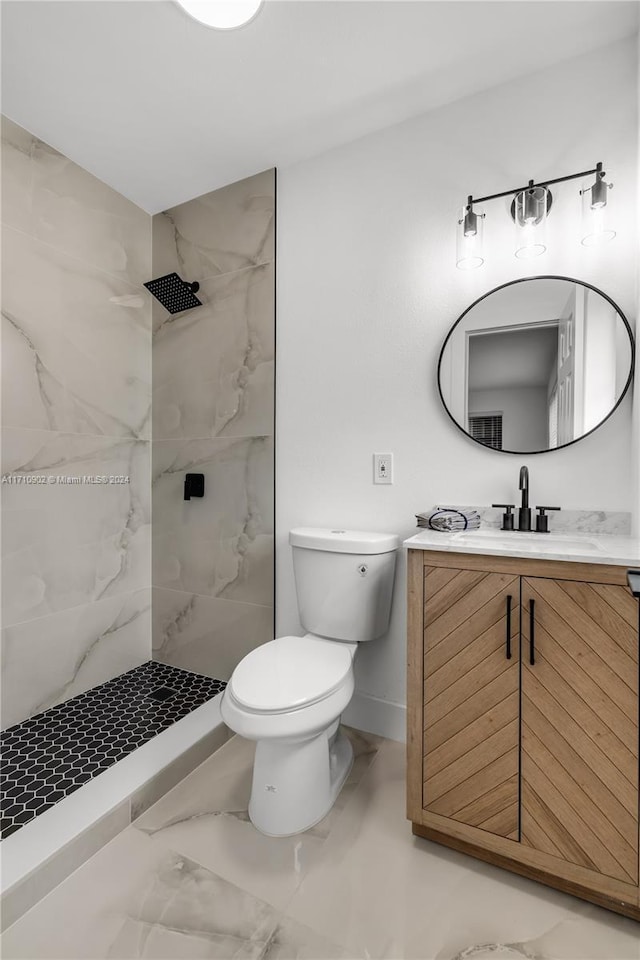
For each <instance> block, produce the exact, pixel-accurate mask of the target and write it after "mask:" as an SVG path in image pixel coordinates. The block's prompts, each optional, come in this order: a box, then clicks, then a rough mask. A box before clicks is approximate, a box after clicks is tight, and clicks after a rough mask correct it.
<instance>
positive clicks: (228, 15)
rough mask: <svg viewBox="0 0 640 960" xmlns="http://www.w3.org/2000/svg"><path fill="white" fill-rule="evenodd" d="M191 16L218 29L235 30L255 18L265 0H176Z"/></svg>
mask: <svg viewBox="0 0 640 960" xmlns="http://www.w3.org/2000/svg"><path fill="white" fill-rule="evenodd" d="M175 2H176V3H177V4H178V6H180V7H182V9H183V10H185V11H186V13H188V14H189V16H190V17H193V19H194V20H197V21H198V22H199V23H204V24H205V25H206V26H207V27H214V28H215V29H216V30H233V29H234V28H235V27H241V26H242V25H243V24H244V23H248V22H249V21H250V20H253V18H254V17H255V15H256V14H257V13H258V11H259V10H260V7H261V6H262V4H263V0H175Z"/></svg>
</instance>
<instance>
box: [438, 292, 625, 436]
mask: <svg viewBox="0 0 640 960" xmlns="http://www.w3.org/2000/svg"><path fill="white" fill-rule="evenodd" d="M632 355H633V347H632V339H631V332H630V329H629V326H628V324H627V321H626V320H625V318H624V316H623V314H622V313H621V311H620V310H619V308H618V307H616V305H615V304H614V303H613V302H612V301H611V300H610V299H609V298H608V297H607V296H606V295H605V294H603V293H602V292H600V291H598V290H595V289H593V288H592V287H590V286H588V285H587V284H583V283H580V282H579V281H576V280H570V279H568V278H563V277H539V278H534V279H531V280H518V281H515V282H513V283H510V284H507V285H505V286H503V287H500V288H498V289H496V290H494V291H492V292H491V293H489V294H487V295H486V296H485V297H483V298H482V299H481V300H479V301H478V302H477V303H475V304H473V305H472V306H471V307H470V308H469V309H468V310H467V311H465V313H463V314H462V316H461V317H460V319H459V320H458V321H457V322H456V324H455V325H454V326H453V327H452V329H451V331H450V332H449V335H448V336H447V339H446V341H445V344H444V347H443V348H442V353H441V355H440V364H439V369H438V384H439V388H440V394H441V397H442V400H443V403H444V405H445V407H446V409H447V412H448V413H449V415H450V416H451V417H452V419H453V420H454V421H455V423H456V424H457V425H458V426H459V427H460V429H462V430H463V431H464V432H465V433H467V434H468V436H470V437H472V438H473V439H474V440H477V441H478V442H479V443H482V444H484V445H485V446H488V447H492V448H493V449H496V450H503V451H506V452H511V453H539V452H542V451H545V450H553V449H555V448H557V447H562V446H565V445H566V444H568V443H572V442H574V441H575V440H578V439H579V438H580V437H583V436H585V434H587V433H590V432H591V431H592V430H594V429H595V428H596V427H597V426H599V425H600V424H601V423H602V422H603V421H604V420H606V419H607V417H608V416H609V415H610V413H611V412H612V411H613V410H614V408H615V407H616V405H617V404H618V403H619V402H620V400H621V399H622V396H623V395H624V392H625V391H626V388H627V387H628V384H629V381H630V377H631V369H632Z"/></svg>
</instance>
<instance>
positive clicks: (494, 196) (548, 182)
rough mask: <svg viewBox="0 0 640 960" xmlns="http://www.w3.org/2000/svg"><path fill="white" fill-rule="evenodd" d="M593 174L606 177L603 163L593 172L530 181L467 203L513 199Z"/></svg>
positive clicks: (469, 200) (472, 198) (584, 171)
mask: <svg viewBox="0 0 640 960" xmlns="http://www.w3.org/2000/svg"><path fill="white" fill-rule="evenodd" d="M592 173H597V174H599V175H600V177H604V176H605V174H604V171H603V169H602V163H597V164H596V166H595V167H594V168H593V170H582V171H581V172H580V173H571V174H569V176H568V177H556V178H555V179H554V180H543V181H542V182H541V183H534V182H533V180H530V181H529V183H527V184H526V185H525V186H524V187H516V188H515V189H513V190H504V191H503V192H502V193H491V194H489V196H487V197H469V198H468V200H467V203H468V204H469V205H472V204H474V203H486V201H487V200H498V199H499V198H500V197H511V196H513V195H514V194H516V193H522V192H523V191H524V190H531V189H532V188H535V187H549V186H551V184H552V183H565V182H566V181H567V180H578V179H579V178H580V177H588V176H590V175H591V174H592Z"/></svg>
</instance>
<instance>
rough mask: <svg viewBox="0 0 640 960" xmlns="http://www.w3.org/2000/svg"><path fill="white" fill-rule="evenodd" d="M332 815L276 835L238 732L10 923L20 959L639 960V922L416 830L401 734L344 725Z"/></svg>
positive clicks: (6, 942) (11, 950) (7, 946)
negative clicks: (342, 780) (251, 814)
mask: <svg viewBox="0 0 640 960" xmlns="http://www.w3.org/2000/svg"><path fill="white" fill-rule="evenodd" d="M347 732H348V734H349V736H350V737H351V738H352V740H353V743H354V746H355V753H356V761H355V764H354V768H353V770H352V773H351V775H350V777H349V779H348V782H347V784H346V785H345V787H344V789H343V791H342V793H341V795H340V797H339V799H338V802H337V803H336V805H335V806H334V808H333V810H332V811H331V812H330V814H329V815H328V816H327V817H326V818H325V820H323V821H322V822H321V823H319V824H318V825H317V826H316V827H314V828H313V829H312V830H310V831H308V832H307V833H305V834H302V835H298V836H295V837H288V838H280V839H276V838H269V837H264V836H262V835H261V834H259V833H258V832H257V831H256V830H255V829H254V828H253V826H252V825H251V823H250V822H249V820H248V816H247V802H248V798H249V789H250V783H251V763H252V756H253V744H251V743H248V742H246V741H243V740H241V739H240V738H238V737H234V738H233V739H231V740H230V741H228V743H226V744H225V745H224V746H223V747H222V748H221V749H220V750H219V751H217V752H216V753H215V754H214V755H213V756H211V757H210V758H209V759H208V760H206V761H205V762H204V763H203V764H202V765H201V766H200V767H198V768H197V769H196V770H195V771H193V773H191V774H190V775H189V776H188V777H187V778H186V779H185V780H183V781H182V782H181V783H180V784H178V785H177V786H176V787H175V788H174V789H173V790H172V791H171V792H170V793H168V794H166V795H165V797H163V798H162V799H161V800H160V801H159V802H158V803H156V804H155V806H153V807H151V808H150V809H149V810H147V811H146V812H145V813H144V814H143V816H142V817H140V819H138V820H137V821H136V822H135V823H134V824H133V825H132V826H131V827H130V828H128V829H127V830H125V831H124V832H123V833H121V834H120V835H119V836H118V837H116V838H115V839H114V840H113V841H112V842H111V843H109V844H108V845H107V846H106V847H104V848H103V849H102V850H101V851H100V852H99V853H98V854H96V856H94V857H93V858H92V859H91V860H90V861H88V862H87V863H86V864H84V866H82V867H81V868H80V869H79V870H78V871H77V872H76V873H75V874H73V875H72V876H71V877H69V878H68V879H67V880H66V881H65V882H64V883H62V884H61V885H60V886H59V887H57V888H56V889H55V890H54V891H53V892H52V893H50V894H49V896H47V897H46V898H45V899H44V900H42V901H41V902H40V903H39V904H37V905H36V906H35V907H34V908H33V909H32V910H30V911H29V912H28V913H27V914H25V915H24V916H23V917H22V918H21V919H20V920H19V921H18V922H17V923H15V924H14V925H13V926H12V927H10V928H9V929H8V930H7V932H6V934H5V936H4V939H3V950H2V955H3V957H4V958H5V960H9V958H21V957H31V958H36V957H37V958H68V960H71V958H88V957H92V958H93V957H95V958H100V957H114V958H115V957H117V958H138V957H149V958H161V957H162V958H169V957H171V958H238V960H244V958H260V960H294V958H307V960H311V958H316V960H333V958H355V957H358V958H374V957H380V958H382V957H387V958H405V957H406V958H409V957H411V958H416V960H418V958H419V960H472V958H473V960H489V958H491V960H522V958H528V960H638V957H639V955H640V950H639V939H638V932H639V929H640V928H639V927H638V925H637V924H636V923H634V922H633V921H632V920H627V919H625V918H623V917H619V916H616V915H614V914H611V913H609V912H607V911H605V910H601V909H600V908H598V907H595V906H591V905H590V904H587V903H583V902H582V901H579V900H576V899H574V898H572V897H570V896H568V895H565V894H561V893H558V892H556V891H553V890H550V889H548V888H545V887H543V886H540V885H539V884H536V883H533V882H532V881H528V880H525V879H524V878H520V877H516V876H513V875H511V874H508V873H506V872H504V871H501V870H499V869H497V868H495V867H491V866H489V865H487V864H483V863H480V862H478V861H475V860H472V859H470V858H467V857H464V856H463V855H462V854H458V853H456V852H454V851H451V850H446V849H444V848H442V847H439V846H437V845H436V844H431V843H429V842H427V841H424V840H419V839H417V838H414V837H413V836H412V834H411V828H410V825H409V823H408V822H407V821H406V820H405V817H404V770H405V759H404V746H403V745H402V744H399V743H394V742H392V741H388V740H381V739H380V738H375V737H372V736H370V735H368V734H360V733H357V732H355V731H352V730H348V731H347Z"/></svg>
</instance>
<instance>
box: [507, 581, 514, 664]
mask: <svg viewBox="0 0 640 960" xmlns="http://www.w3.org/2000/svg"><path fill="white" fill-rule="evenodd" d="M512 600H513V597H512V596H511V594H508V596H507V660H511V603H512Z"/></svg>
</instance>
